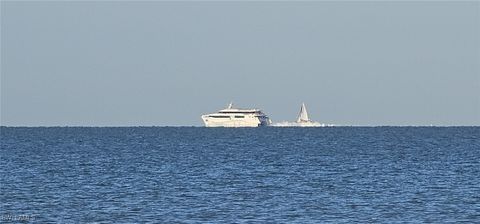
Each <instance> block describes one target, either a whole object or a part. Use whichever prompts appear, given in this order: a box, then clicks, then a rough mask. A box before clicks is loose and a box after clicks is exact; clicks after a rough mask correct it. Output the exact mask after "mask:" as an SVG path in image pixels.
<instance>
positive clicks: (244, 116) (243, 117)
mask: <svg viewBox="0 0 480 224" xmlns="http://www.w3.org/2000/svg"><path fill="white" fill-rule="evenodd" d="M235 118H245V116H238V115H237V116H235Z"/></svg>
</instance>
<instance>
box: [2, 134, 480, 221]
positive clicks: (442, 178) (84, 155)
mask: <svg viewBox="0 0 480 224" xmlns="http://www.w3.org/2000/svg"><path fill="white" fill-rule="evenodd" d="M0 153H1V154H0V155H1V160H0V161H1V163H0V174H1V194H0V203H1V209H0V212H1V214H0V215H1V219H2V220H0V222H9V221H15V220H14V219H15V218H17V220H16V221H18V218H19V216H21V215H24V216H25V217H24V218H25V219H26V220H25V221H33V222H38V223H45V222H49V221H51V222H60V223H72V222H73V223H78V222H80V223H85V222H102V223H103V222H114V223H130V222H165V223H172V222H173V223H176V222H185V223H196V222H222V223H225V222H226V223H232V222H235V223H244V222H268V223H279V222H296V223H319V222H320V223H324V222H334V223H353V222H387V223H391V222H434V223H439V222H441V223H443V222H449V221H452V222H458V221H465V222H480V128H479V127H470V128H468V127H463V128H453V127H452V128H412V127H410V128H409V127H397V128H395V127H381V128H303V129H302V128H259V129H222V128H217V129H208V128H5V127H2V128H1V151H0ZM20 218H21V217H20Z"/></svg>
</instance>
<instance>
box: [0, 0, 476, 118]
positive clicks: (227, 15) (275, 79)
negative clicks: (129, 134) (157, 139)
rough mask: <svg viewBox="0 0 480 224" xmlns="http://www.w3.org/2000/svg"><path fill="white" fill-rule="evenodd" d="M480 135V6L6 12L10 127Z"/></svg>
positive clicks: (138, 6)
mask: <svg viewBox="0 0 480 224" xmlns="http://www.w3.org/2000/svg"><path fill="white" fill-rule="evenodd" d="M230 101H233V102H234V104H235V105H237V106H239V107H245V108H248V107H258V108H261V109H263V110H264V111H265V112H266V113H267V114H268V115H269V116H270V117H271V119H272V120H273V121H274V122H279V121H283V120H290V121H293V120H295V118H296V116H297V114H298V111H299V109H300V105H301V103H302V102H305V103H306V105H307V109H308V111H309V114H310V116H311V118H312V119H313V120H316V121H320V122H323V123H333V124H340V125H430V124H433V125H480V2H478V1H465V2H454V1H452V2H446V1H440V2H427V1H419V2H412V1H409V2H376V1H368V2H350V1H342V2H215V1H213V2H188V1H186V2H154V1H145V2H126V1H119V2H109V1H90V2H13V1H2V2H1V125H7V126H21V125H27V126H43V125H46V126H56V125H60V126H63V125H71V126H74V125H82V126H124V125H129V126H130V125H135V126H136V125H159V126H163V125H195V126H197V125H198V126H200V125H203V124H202V122H201V119H200V115H201V114H204V113H208V112H215V111H217V110H218V109H222V108H224V107H225V106H226V105H227V104H228V103H229V102H230Z"/></svg>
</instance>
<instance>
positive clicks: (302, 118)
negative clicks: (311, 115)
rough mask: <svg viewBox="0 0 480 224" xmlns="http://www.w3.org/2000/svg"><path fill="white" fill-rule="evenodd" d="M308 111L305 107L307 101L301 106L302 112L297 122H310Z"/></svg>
mask: <svg viewBox="0 0 480 224" xmlns="http://www.w3.org/2000/svg"><path fill="white" fill-rule="evenodd" d="M308 121H310V120H309V119H308V113H307V108H306V107H305V103H302V107H301V108H300V113H299V114H298V118H297V122H298V123H300V122H308Z"/></svg>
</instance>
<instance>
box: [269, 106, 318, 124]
mask: <svg viewBox="0 0 480 224" xmlns="http://www.w3.org/2000/svg"><path fill="white" fill-rule="evenodd" d="M272 126H276V127H324V126H325V124H321V123H319V122H315V121H312V120H310V119H309V118H308V112H307V107H306V106H305V103H302V106H301V107H300V113H299V114H298V117H297V120H296V121H295V122H288V121H284V122H280V123H276V124H273V125H272Z"/></svg>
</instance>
